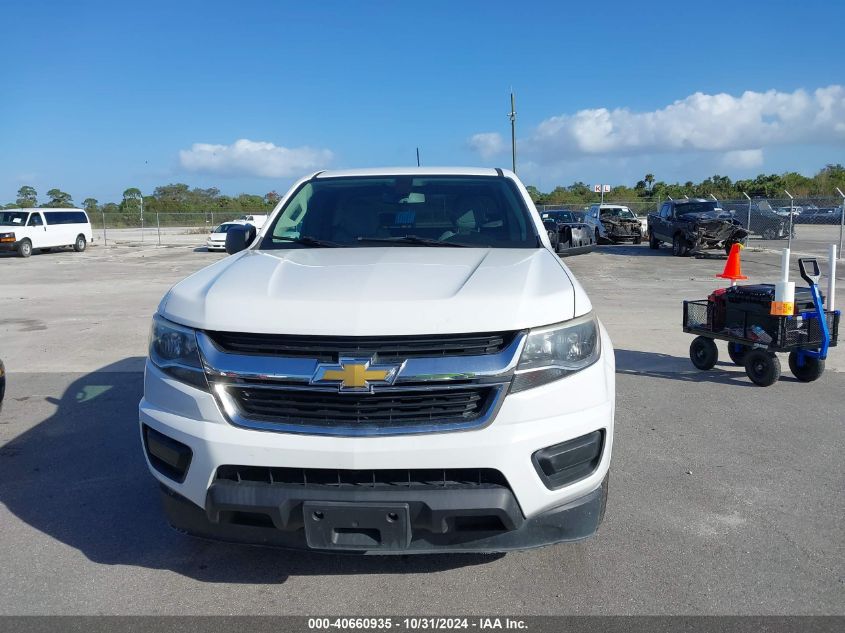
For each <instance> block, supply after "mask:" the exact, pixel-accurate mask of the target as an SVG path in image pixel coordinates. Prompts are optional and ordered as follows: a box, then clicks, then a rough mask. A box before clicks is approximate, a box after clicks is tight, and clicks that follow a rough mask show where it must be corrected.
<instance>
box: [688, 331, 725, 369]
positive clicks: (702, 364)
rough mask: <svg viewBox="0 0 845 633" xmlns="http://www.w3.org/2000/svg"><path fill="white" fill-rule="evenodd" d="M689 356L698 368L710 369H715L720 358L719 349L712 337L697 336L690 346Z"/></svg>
mask: <svg viewBox="0 0 845 633" xmlns="http://www.w3.org/2000/svg"><path fill="white" fill-rule="evenodd" d="M689 358H690V360H691V361H692V364H693V365H695V367H696V369H700V370H701V371H708V370H710V369H713V367H715V365H716V361H717V360H719V349H718V348H717V347H716V343H715V342H714V341H713V339H712V338H707V337H706V336H696V337H695V338H694V339H692V343H690V346H689Z"/></svg>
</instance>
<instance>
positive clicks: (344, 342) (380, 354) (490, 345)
mask: <svg viewBox="0 0 845 633" xmlns="http://www.w3.org/2000/svg"><path fill="white" fill-rule="evenodd" d="M206 334H207V335H208V337H209V338H211V340H212V341H214V344H215V345H216V346H217V348H218V349H220V350H221V351H224V352H227V353H233V354H254V355H260V356H284V357H288V358H313V359H315V360H318V361H320V362H331V361H336V360H337V359H338V357H340V356H347V357H361V356H365V357H375V358H376V359H377V360H378V361H379V362H395V361H404V360H406V359H408V358H442V357H446V356H483V355H487V354H497V353H499V352H501V351H502V350H503V349H505V348H506V347H507V346H508V345H510V343H511V342H512V341H513V339H514V337H515V336H516V334H517V332H493V333H478V334H438V335H433V336H357V337H342V336H300V335H288V334H252V333H244V332H206Z"/></svg>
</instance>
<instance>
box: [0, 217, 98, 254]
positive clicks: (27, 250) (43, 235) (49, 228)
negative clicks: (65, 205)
mask: <svg viewBox="0 0 845 633" xmlns="http://www.w3.org/2000/svg"><path fill="white" fill-rule="evenodd" d="M92 239H93V234H92V231H91V222H90V220H89V219H88V214H87V213H85V211H83V210H82V209H3V210H0V250H6V251H12V250H14V251H17V252H18V255H20V256H21V257H29V256H30V255H32V250H33V249H35V248H40V249H42V250H46V249H50V248H56V247H59V246H72V247H73V250H75V251H76V252H78V253H79V252H82V251H84V250H85V247H86V246H88V242H90V241H91V240H92Z"/></svg>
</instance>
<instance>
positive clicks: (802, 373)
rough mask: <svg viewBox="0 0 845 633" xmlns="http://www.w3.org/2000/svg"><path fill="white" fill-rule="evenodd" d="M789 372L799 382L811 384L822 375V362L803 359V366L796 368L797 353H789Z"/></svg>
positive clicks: (806, 357) (808, 358) (816, 359)
mask: <svg viewBox="0 0 845 633" xmlns="http://www.w3.org/2000/svg"><path fill="white" fill-rule="evenodd" d="M789 371H791V372H792V375H793V376H795V377H796V378H797V379H798V380H800V381H801V382H813V381H814V380H818V379H819V378H820V377H821V375H822V374H823V373H824V361H823V360H820V359H818V358H811V357H809V356H805V357H804V366H803V367H799V366H798V352H797V351H795V350H792V351H791V352H789Z"/></svg>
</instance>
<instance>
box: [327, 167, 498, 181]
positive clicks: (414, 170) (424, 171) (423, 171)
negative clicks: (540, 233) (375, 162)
mask: <svg viewBox="0 0 845 633" xmlns="http://www.w3.org/2000/svg"><path fill="white" fill-rule="evenodd" d="M499 172H502V173H503V175H506V176H508V177H510V178H513V173H512V172H511V171H509V170H507V169H502V170H496V169H495V168H493V167H369V168H366V169H333V170H329V171H321V172H317V173H316V174H315V175H314V177H315V178H341V177H350V176H497V175H499Z"/></svg>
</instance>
